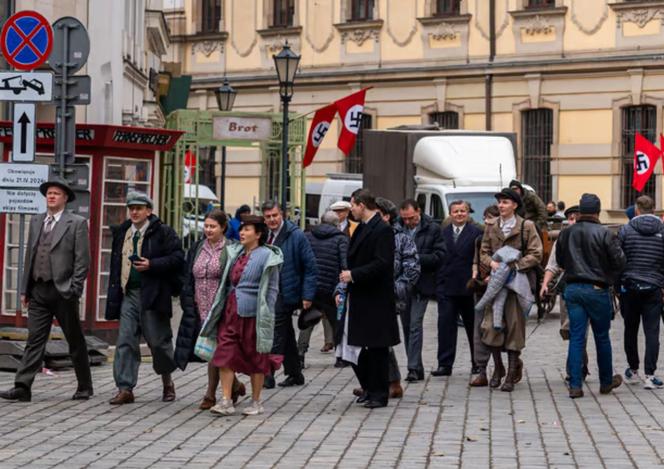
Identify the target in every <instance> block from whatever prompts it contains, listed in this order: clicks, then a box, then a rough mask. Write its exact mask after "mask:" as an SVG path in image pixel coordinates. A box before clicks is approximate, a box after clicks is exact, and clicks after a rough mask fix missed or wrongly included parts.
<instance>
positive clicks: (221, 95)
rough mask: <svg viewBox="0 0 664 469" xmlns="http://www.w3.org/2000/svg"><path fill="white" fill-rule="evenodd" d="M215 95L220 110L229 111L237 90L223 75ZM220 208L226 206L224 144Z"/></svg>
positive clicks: (222, 149)
mask: <svg viewBox="0 0 664 469" xmlns="http://www.w3.org/2000/svg"><path fill="white" fill-rule="evenodd" d="M214 94H215V96H216V97H217V107H219V110H220V111H230V110H231V109H233V103H235V96H237V91H235V89H234V88H233V87H232V86H231V85H229V84H228V78H226V77H224V84H223V85H221V86H220V87H219V88H217V89H216V90H214ZM220 192H221V193H220V196H221V204H220V206H221V209H222V210H225V207H226V145H222V146H221V191H220Z"/></svg>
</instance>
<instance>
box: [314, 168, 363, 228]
mask: <svg viewBox="0 0 664 469" xmlns="http://www.w3.org/2000/svg"><path fill="white" fill-rule="evenodd" d="M361 187H362V175H361V174H350V173H330V174H328V175H327V179H326V180H325V182H310V183H307V185H306V210H305V214H306V222H307V225H317V224H318V223H320V217H322V216H323V214H324V213H325V211H326V210H328V209H329V208H330V205H332V204H333V203H334V202H337V201H339V200H346V201H348V202H350V196H351V194H352V193H353V192H355V191H356V190H357V189H360V188H361Z"/></svg>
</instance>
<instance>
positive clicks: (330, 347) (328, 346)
mask: <svg viewBox="0 0 664 469" xmlns="http://www.w3.org/2000/svg"><path fill="white" fill-rule="evenodd" d="M333 349H334V344H331V343H329V342H327V343H326V344H325V345H323V348H321V349H320V351H321V353H329V352H331V351H332V350H333Z"/></svg>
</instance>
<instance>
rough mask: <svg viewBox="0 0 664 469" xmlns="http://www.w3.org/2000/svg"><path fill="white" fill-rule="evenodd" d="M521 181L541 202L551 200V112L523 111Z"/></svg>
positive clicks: (540, 110) (538, 110) (548, 110)
mask: <svg viewBox="0 0 664 469" xmlns="http://www.w3.org/2000/svg"><path fill="white" fill-rule="evenodd" d="M521 132H522V138H523V180H524V182H525V183H526V184H529V185H530V186H532V187H533V189H535V192H537V194H538V195H539V196H540V198H541V199H542V200H551V144H552V143H553V111H552V110H551V109H531V110H528V111H523V113H522V120H521Z"/></svg>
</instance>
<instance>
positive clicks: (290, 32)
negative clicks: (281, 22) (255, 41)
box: [256, 26, 302, 38]
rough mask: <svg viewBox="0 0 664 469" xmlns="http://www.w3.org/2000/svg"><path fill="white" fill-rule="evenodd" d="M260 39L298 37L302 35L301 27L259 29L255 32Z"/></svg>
mask: <svg viewBox="0 0 664 469" xmlns="http://www.w3.org/2000/svg"><path fill="white" fill-rule="evenodd" d="M256 32H257V33H258V34H259V35H260V36H261V37H262V38H266V37H284V36H299V35H300V34H301V33H302V26H289V27H286V28H282V27H278V28H277V27H274V28H267V29H259V30H258V31H256Z"/></svg>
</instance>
